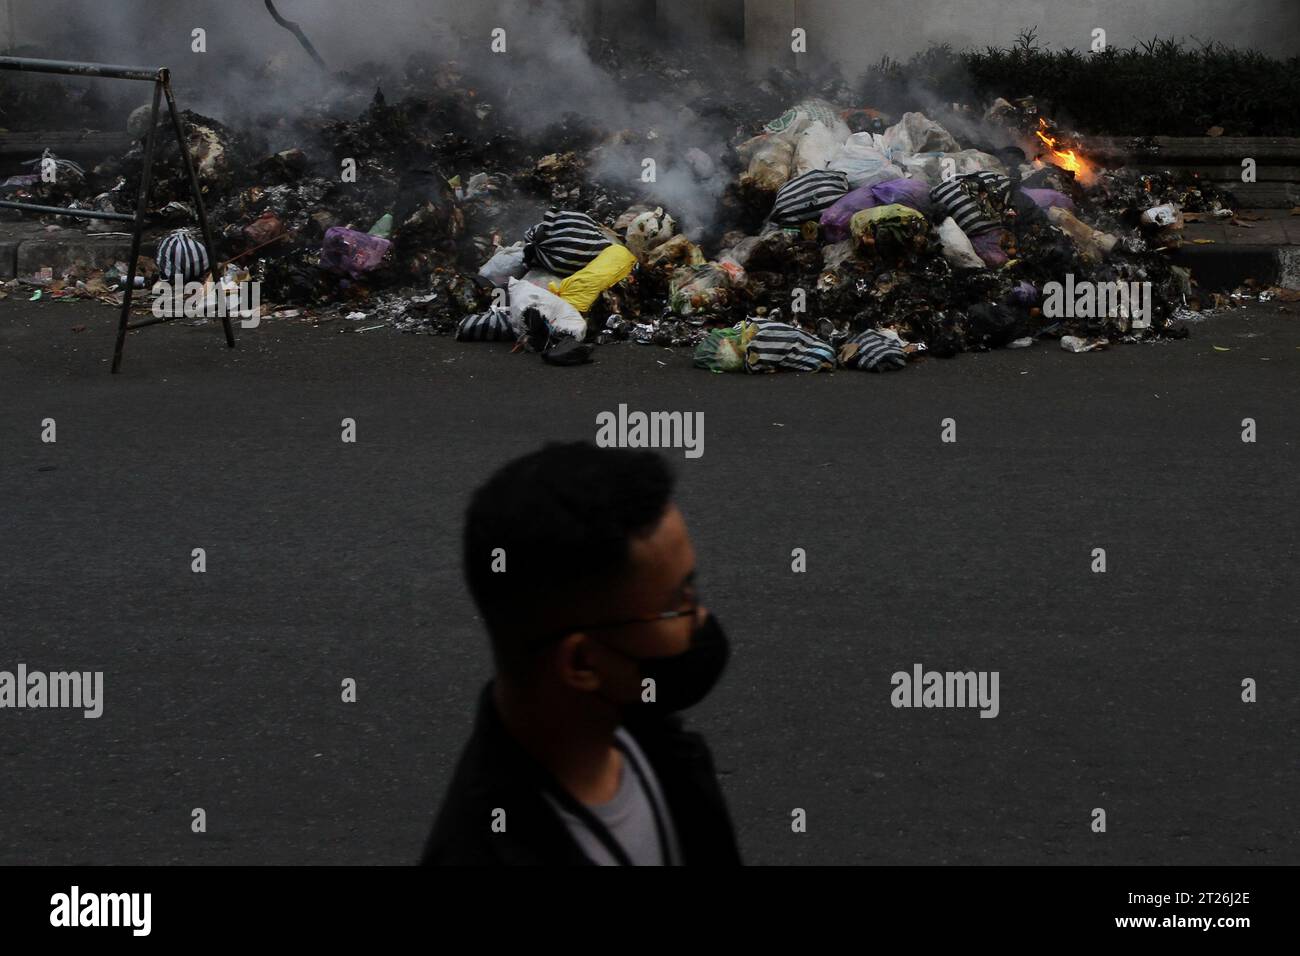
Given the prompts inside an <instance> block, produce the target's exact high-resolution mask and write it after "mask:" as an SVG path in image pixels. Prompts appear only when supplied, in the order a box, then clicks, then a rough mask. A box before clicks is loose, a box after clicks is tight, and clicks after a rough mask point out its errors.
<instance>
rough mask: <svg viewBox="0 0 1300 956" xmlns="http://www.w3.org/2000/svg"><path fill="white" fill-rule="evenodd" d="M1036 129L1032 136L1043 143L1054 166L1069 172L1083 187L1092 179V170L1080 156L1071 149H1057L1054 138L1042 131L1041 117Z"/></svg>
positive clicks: (1044, 126)
mask: <svg viewBox="0 0 1300 956" xmlns="http://www.w3.org/2000/svg"><path fill="white" fill-rule="evenodd" d="M1038 127H1039V128H1038V129H1036V130H1034V135H1035V136H1037V137H1038V138H1039V139H1040V140H1042V141H1043V144H1044V145H1045V146H1046V147H1047V148H1048V149H1050V150H1051V151H1052V155H1053V156H1055V157H1056V165H1058V166H1060V167H1061V168H1062V169H1068V170H1069V171H1070V172H1072V173H1074V175H1075V176H1076V177H1077V178H1078V179H1079V181H1080V182H1082V183H1084V184H1085V185H1086V184H1087V183H1088V181H1089V180H1091V179H1092V177H1093V169H1092V167H1091V166H1090V165H1089V164H1088V161H1087V160H1085V159H1084V158H1083V157H1082V156H1080V155H1079V154H1078V152H1076V151H1075V150H1073V149H1057V148H1056V137H1055V136H1048V135H1047V134H1046V133H1044V132H1043V130H1045V129H1047V121H1046V120H1044V119H1042V118H1041V117H1040V118H1039V120H1038Z"/></svg>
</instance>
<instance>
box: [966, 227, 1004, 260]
mask: <svg viewBox="0 0 1300 956" xmlns="http://www.w3.org/2000/svg"><path fill="white" fill-rule="evenodd" d="M1010 236H1011V233H1010V232H1009V231H1008V230H1006V229H990V230H989V231H988V232H981V233H980V234H979V235H976V236H970V237H969V238H970V244H971V248H972V249H974V250H975V255H977V256H979V257H980V261H981V262H983V263H984V264H985V265H986V266H988V267H989V268H990V269H996V268H998V267H999V266H1003V265H1005V264H1006V262H1007V259H1008V256H1007V251H1006V249H1004V248H1003V241H1004V240H1006V239H1009V238H1010Z"/></svg>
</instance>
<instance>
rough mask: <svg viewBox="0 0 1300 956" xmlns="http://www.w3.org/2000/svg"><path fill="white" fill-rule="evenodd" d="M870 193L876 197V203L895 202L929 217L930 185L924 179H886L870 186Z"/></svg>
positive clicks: (886, 203) (887, 203)
mask: <svg viewBox="0 0 1300 956" xmlns="http://www.w3.org/2000/svg"><path fill="white" fill-rule="evenodd" d="M871 194H872V195H873V196H875V197H876V203H877V205H880V206H888V205H889V204H890V203H895V202H896V203H898V204H899V205H901V206H908V207H909V208H911V209H915V210H916V211H917V212H919V213H920V214H921V215H922V216H925V217H926V218H927V219H929V218H931V216H930V213H931V212H932V206H931V204H930V185H929V184H928V183H927V182H926V181H925V180H924V179H887V180H885V181H884V182H883V183H876V184H875V185H874V186H872V187H871Z"/></svg>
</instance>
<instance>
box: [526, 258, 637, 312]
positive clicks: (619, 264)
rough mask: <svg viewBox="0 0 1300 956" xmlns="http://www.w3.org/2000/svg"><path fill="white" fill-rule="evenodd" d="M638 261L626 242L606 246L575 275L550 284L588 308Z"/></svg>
mask: <svg viewBox="0 0 1300 956" xmlns="http://www.w3.org/2000/svg"><path fill="white" fill-rule="evenodd" d="M635 265H636V256H634V255H632V253H631V252H629V251H628V250H627V249H626V248H625V247H624V246H606V247H605V248H604V249H602V250H601V253H600V255H598V256H596V258H594V259H592V260H591V261H590V262H588V263H587V264H586V265H585V266H583V267H582V268H581V269H579V270H578V271H577V272H575V273H574V274H573V275H571V276H569V277H568V278H567V279H565V280H564V281H563V282H559V283H556V282H552V283H551V284H550V285H549V286H547V288H548V289H550V290H551V291H552V292H554V293H555V294H556V295H558V296H559V297H560V298H561V299H563V300H564V301H565V302H568V303H569V304H570V305H572V306H573V307H574V308H575V309H577V310H578V311H579V312H586V311H587V310H588V309H590V308H591V306H592V304H593V303H594V302H595V301H596V299H597V298H598V297H599V296H600V294H601V293H602V292H604V291H605V290H606V289H608V288H609V287H610V286H612V285H613V284H614V283H616V282H622V281H623V280H624V279H626V278H627V277H628V275H629V274H630V273H631V272H632V267H633V266H635Z"/></svg>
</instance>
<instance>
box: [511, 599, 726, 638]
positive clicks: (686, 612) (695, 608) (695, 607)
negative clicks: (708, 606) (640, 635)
mask: <svg viewBox="0 0 1300 956" xmlns="http://www.w3.org/2000/svg"><path fill="white" fill-rule="evenodd" d="M699 610H700V602H699V601H698V600H693V601H692V602H691V604H690V606H689V607H685V608H682V609H681V610H680V611H660V612H659V613H658V614H643V615H641V616H640V617H630V618H627V619H626V620H623V621H610V622H609V623H606V624H582V625H572V626H570V627H566V628H564V629H563V630H560V631H554V632H552V633H550V634H547V635H546V636H544V637H541V638H538V639H537V640H536V641H534V642H533V644H532V648H533V650H535V651H539V650H541V649H542V648H543V647H546V646H547V645H548V644H553V643H554V642H556V641H558V640H560V639H561V638H564V637H568V636H569V635H570V634H576V633H577V632H578V631H608V630H613V629H614V628H616V627H628V626H629V625H632V624H655V623H658V622H659V621H672V620H676V619H677V618H679V617H694V616H695V615H696V614H697V613H699Z"/></svg>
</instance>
